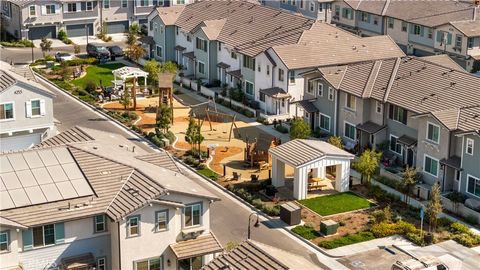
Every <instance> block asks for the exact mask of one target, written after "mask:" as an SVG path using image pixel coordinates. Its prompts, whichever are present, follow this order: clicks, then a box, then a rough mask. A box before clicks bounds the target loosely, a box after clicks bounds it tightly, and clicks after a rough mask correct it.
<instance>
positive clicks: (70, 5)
mask: <svg viewBox="0 0 480 270" xmlns="http://www.w3.org/2000/svg"><path fill="white" fill-rule="evenodd" d="M79 11H81V10H77V3H68V4H67V12H69V13H70V12H79Z"/></svg>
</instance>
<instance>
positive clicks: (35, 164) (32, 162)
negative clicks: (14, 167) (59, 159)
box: [23, 152, 43, 169]
mask: <svg viewBox="0 0 480 270" xmlns="http://www.w3.org/2000/svg"><path fill="white" fill-rule="evenodd" d="M23 158H24V159H25V161H26V162H27V164H28V167H30V169H34V168H40V167H43V162H42V160H41V159H40V157H39V156H38V154H37V153H36V152H26V153H23Z"/></svg>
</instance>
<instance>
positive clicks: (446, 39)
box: [437, 31, 452, 45]
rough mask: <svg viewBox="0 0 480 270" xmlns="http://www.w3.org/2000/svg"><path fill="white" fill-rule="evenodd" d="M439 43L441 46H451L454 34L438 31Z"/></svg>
mask: <svg viewBox="0 0 480 270" xmlns="http://www.w3.org/2000/svg"><path fill="white" fill-rule="evenodd" d="M437 42H439V43H440V45H445V44H446V45H451V44H452V34H451V33H448V32H443V31H438V32H437Z"/></svg>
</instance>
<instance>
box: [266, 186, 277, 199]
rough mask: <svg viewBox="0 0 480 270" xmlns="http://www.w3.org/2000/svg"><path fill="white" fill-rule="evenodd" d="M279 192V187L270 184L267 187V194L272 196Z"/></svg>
mask: <svg viewBox="0 0 480 270" xmlns="http://www.w3.org/2000/svg"><path fill="white" fill-rule="evenodd" d="M275 193H277V188H276V187H275V186H273V185H268V186H266V187H265V195H267V196H269V197H272V196H275Z"/></svg>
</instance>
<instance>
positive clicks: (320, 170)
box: [317, 166, 327, 179]
mask: <svg viewBox="0 0 480 270" xmlns="http://www.w3.org/2000/svg"><path fill="white" fill-rule="evenodd" d="M326 170H327V167H326V166H321V167H319V168H317V177H318V178H321V179H325V178H326V174H327V172H326Z"/></svg>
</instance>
